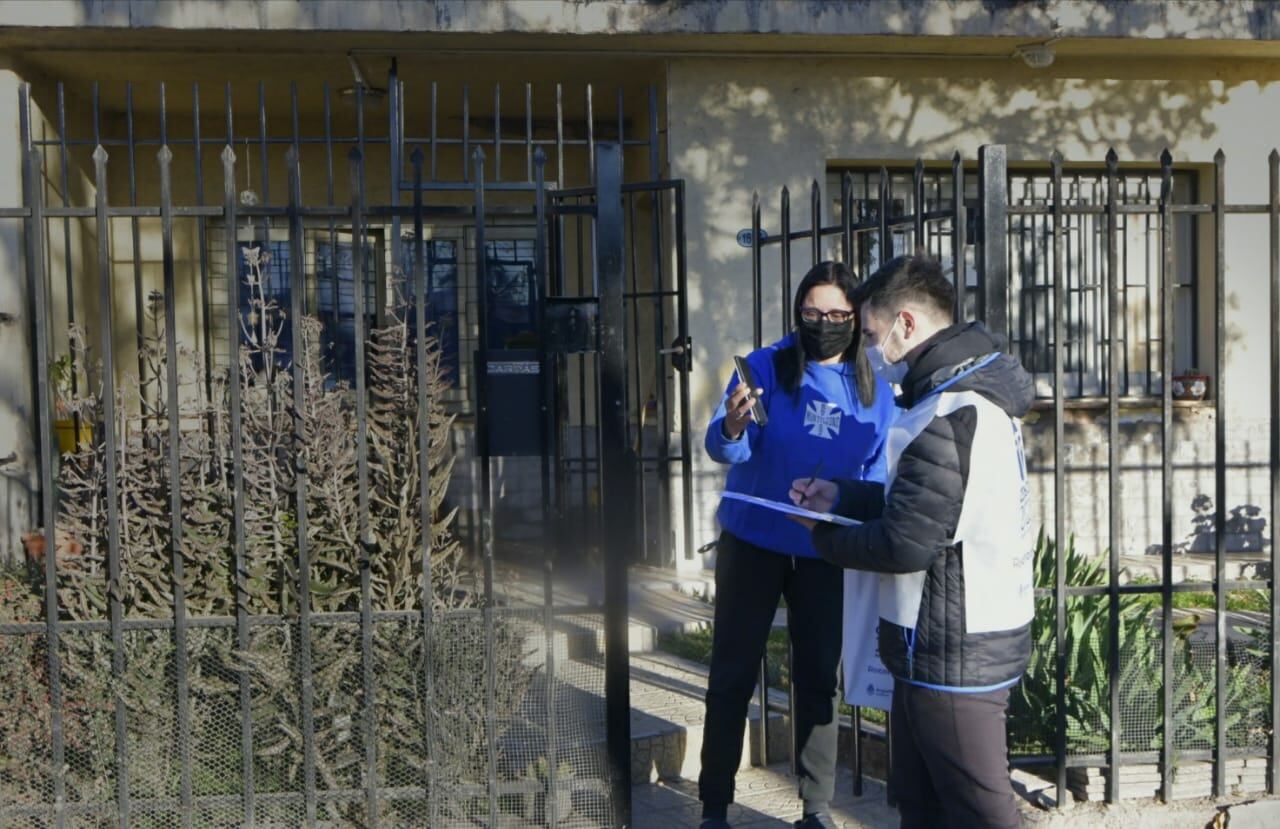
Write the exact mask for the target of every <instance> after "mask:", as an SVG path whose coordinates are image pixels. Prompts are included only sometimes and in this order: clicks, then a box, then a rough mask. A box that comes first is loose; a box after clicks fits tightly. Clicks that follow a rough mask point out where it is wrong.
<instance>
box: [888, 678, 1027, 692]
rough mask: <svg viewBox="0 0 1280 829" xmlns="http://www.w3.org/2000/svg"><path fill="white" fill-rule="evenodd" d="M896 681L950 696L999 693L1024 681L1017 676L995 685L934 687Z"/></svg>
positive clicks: (905, 680) (909, 681) (930, 684)
mask: <svg viewBox="0 0 1280 829" xmlns="http://www.w3.org/2000/svg"><path fill="white" fill-rule="evenodd" d="M894 679H895V680H899V681H901V682H905V683H907V684H908V685H915V686H917V687H919V688H928V689H929V690H930V691H945V692H947V693H948V694H985V693H987V692H989V691H999V690H1002V689H1004V688H1010V687H1012V686H1014V685H1017V684H1018V681H1019V680H1020V679H1022V677H1021V676H1015V677H1014V678H1013V679H1010V680H1008V681H1007V682H1000V683H997V684H995V685H977V686H972V685H971V686H961V685H934V684H932V683H929V682H919V681H917V680H914V679H902V678H900V677H894Z"/></svg>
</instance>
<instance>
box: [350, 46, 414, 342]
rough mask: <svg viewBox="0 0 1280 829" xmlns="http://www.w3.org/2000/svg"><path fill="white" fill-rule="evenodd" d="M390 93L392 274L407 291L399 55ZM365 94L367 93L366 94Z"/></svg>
mask: <svg viewBox="0 0 1280 829" xmlns="http://www.w3.org/2000/svg"><path fill="white" fill-rule="evenodd" d="M387 92H388V95H389V98H388V102H387V110H388V117H389V119H390V124H389V125H388V126H389V129H390V130H391V152H390V156H391V189H390V190H389V191H388V193H387V197H388V198H389V199H390V204H391V207H392V208H393V209H394V212H393V214H392V216H391V238H390V240H389V242H390V247H391V273H392V275H393V277H394V281H395V282H396V283H398V284H399V289H400V290H401V291H403V290H404V285H403V281H404V278H405V273H404V249H403V248H404V246H403V244H402V243H401V239H400V228H401V220H400V211H399V210H398V209H395V208H399V207H400V185H401V182H403V181H404V134H403V133H402V132H401V124H402V123H403V122H404V109H405V103H404V101H405V99H404V83H403V82H402V81H401V80H400V79H399V73H398V71H397V63H396V60H395V58H392V60H391V78H390V80H389V81H388V82H387ZM361 94H362V95H363V93H361ZM362 178H363V176H362ZM374 273H375V274H376V273H377V268H374ZM375 278H376V277H375ZM374 296H375V297H376V296H377V291H376V290H375V291H374ZM390 301H391V303H392V304H396V305H398V304H399V302H400V300H399V299H397V298H396V297H395V289H393V290H392V294H391V298H390ZM385 310H386V304H385V303H384V304H383V306H382V307H380V308H378V309H377V315H376V318H377V319H378V320H380V321H381V320H382V319H383V316H382V315H383V312H384V311H385Z"/></svg>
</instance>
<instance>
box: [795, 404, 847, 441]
mask: <svg viewBox="0 0 1280 829" xmlns="http://www.w3.org/2000/svg"><path fill="white" fill-rule="evenodd" d="M841 417H842V415H841V412H840V407H839V406H837V405H836V404H835V403H828V402H826V401H823V400H810V401H809V405H808V407H807V408H806V409H805V412H804V425H805V428H806V429H808V430H809V434H811V435H813V436H814V437H816V438H825V439H827V440H831V439H832V437H834V436H835V435H838V434H840V418H841Z"/></svg>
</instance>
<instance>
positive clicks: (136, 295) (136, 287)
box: [124, 83, 148, 423]
mask: <svg viewBox="0 0 1280 829" xmlns="http://www.w3.org/2000/svg"><path fill="white" fill-rule="evenodd" d="M124 101H125V104H124V106H125V133H126V137H127V139H128V142H129V206H130V207H137V206H138V164H137V158H136V154H135V151H136V148H137V143H136V142H135V140H134V134H133V84H132V83H125V85H124ZM129 226H130V232H131V236H132V239H131V241H132V242H133V248H132V254H133V322H134V327H135V329H136V331H135V335H136V339H137V346H138V382H139V385H140V389H141V397H142V404H143V405H142V409H143V422H144V423H145V422H146V419H147V389H148V383H147V357H146V335H145V334H144V333H143V329H142V324H143V321H144V319H145V317H146V315H145V314H144V312H143V304H142V257H141V248H142V240H141V232H140V228H139V226H138V217H137V216H133V217H131V218H130V219H129Z"/></svg>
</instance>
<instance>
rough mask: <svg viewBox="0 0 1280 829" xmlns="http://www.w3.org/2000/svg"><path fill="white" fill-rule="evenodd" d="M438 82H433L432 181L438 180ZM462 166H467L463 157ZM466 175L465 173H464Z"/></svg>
mask: <svg viewBox="0 0 1280 829" xmlns="http://www.w3.org/2000/svg"><path fill="white" fill-rule="evenodd" d="M436 103H437V96H436V82H435V81H432V82H431V180H432V181H435V180H436V113H437V107H436ZM462 166H463V167H466V166H467V158H466V156H463V157H462ZM464 175H465V173H464Z"/></svg>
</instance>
